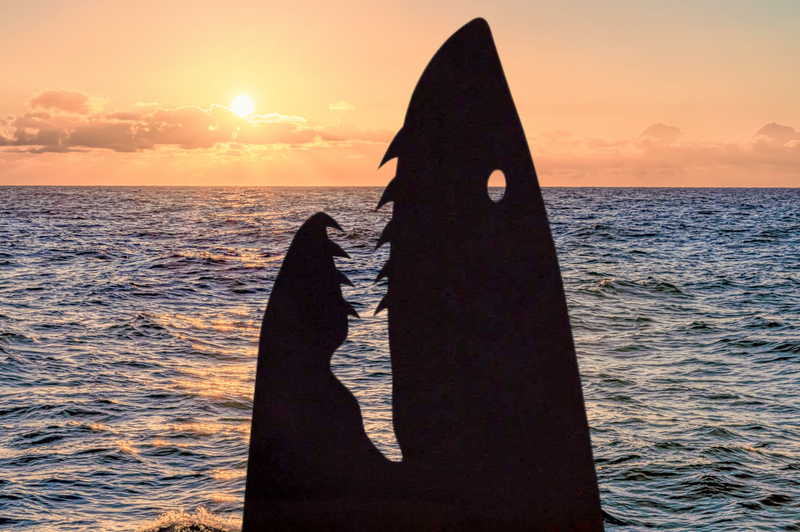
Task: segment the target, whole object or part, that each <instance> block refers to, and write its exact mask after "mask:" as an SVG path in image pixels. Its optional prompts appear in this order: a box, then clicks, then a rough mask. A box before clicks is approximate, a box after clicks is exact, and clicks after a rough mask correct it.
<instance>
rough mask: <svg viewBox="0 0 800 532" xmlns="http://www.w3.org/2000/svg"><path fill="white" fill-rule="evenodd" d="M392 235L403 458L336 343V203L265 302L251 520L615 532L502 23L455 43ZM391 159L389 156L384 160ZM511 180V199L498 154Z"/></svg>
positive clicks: (418, 101)
mask: <svg viewBox="0 0 800 532" xmlns="http://www.w3.org/2000/svg"><path fill="white" fill-rule="evenodd" d="M392 158H397V159H398V163H397V175H396V177H395V178H394V179H393V180H392V181H391V182H390V183H389V185H388V186H387V188H386V190H385V191H384V194H383V196H382V198H381V200H380V202H379V204H378V208H380V207H381V206H383V205H384V204H386V203H388V202H393V212H392V220H391V221H390V222H389V224H388V225H387V226H386V228H385V230H384V232H383V234H382V235H381V237H380V239H379V241H378V246H381V245H382V244H384V243H387V242H390V243H391V252H390V254H389V260H388V262H387V263H386V265H385V266H384V268H383V269H382V270H381V272H380V273H379V275H378V278H379V279H380V278H383V277H388V289H387V294H386V297H385V298H384V299H383V300H382V301H381V303H380V305H379V306H378V309H377V310H376V312H379V311H380V310H382V309H384V308H387V309H388V312H389V341H390V347H391V355H392V371H393V381H394V390H393V403H394V425H395V433H396V435H397V439H398V443H399V444H400V447H401V449H402V451H403V457H404V459H403V462H402V463H401V464H393V463H391V462H389V461H387V460H386V459H385V458H384V457H383V456H382V455H381V454H380V453H379V452H378V451H377V450H376V449H375V447H374V446H373V445H372V443H371V442H370V440H369V439H368V438H367V436H366V434H365V432H364V428H363V422H362V418H361V413H360V410H359V407H358V404H357V403H356V401H355V399H354V398H353V396H352V395H351V394H350V392H349V391H347V389H346V388H344V386H343V385H342V384H341V383H340V382H339V381H338V380H337V379H336V378H335V377H334V376H333V374H332V372H331V369H330V359H331V356H332V355H333V353H334V351H335V350H336V349H337V348H338V347H339V346H340V345H341V344H342V343H343V342H344V340H345V338H346V336H347V328H348V322H347V315H348V314H352V315H355V311H354V310H353V309H352V307H351V306H350V305H349V304H348V303H347V302H346V301H345V300H344V298H343V297H342V292H341V287H340V285H341V284H342V283H349V281H348V280H347V278H346V277H344V275H343V274H342V273H341V272H339V271H338V270H337V269H336V266H335V264H334V261H333V257H334V256H337V255H338V256H346V254H345V253H344V251H342V250H341V248H339V247H338V246H337V245H336V244H334V243H332V242H331V241H330V240H329V239H328V238H327V228H328V227H332V228H336V229H339V226H338V225H337V224H336V222H335V221H334V220H333V219H332V218H330V217H329V216H328V215H326V214H324V213H318V214H315V215H314V216H313V217H311V218H310V219H309V220H308V221H306V222H305V223H304V224H303V225H302V227H300V229H299V230H298V232H297V234H296V235H295V238H294V240H293V241H292V244H291V246H290V248H289V251H288V252H287V254H286V258H285V259H284V263H283V265H282V267H281V270H280V272H279V273H278V277H277V279H276V281H275V285H274V288H273V291H272V295H271V296H270V300H269V303H268V305H267V309H266V312H265V314H264V321H263V324H262V328H261V339H260V344H259V354H258V368H257V371H256V392H255V397H254V405H253V424H252V429H251V439H250V456H249V462H248V472H247V486H246V494H245V512H244V522H243V530H244V531H245V532H256V531H261V530H270V531H272V530H404V531H409V530H425V531H427V530H447V531H460V530H570V531H578V530H580V531H592V532H594V531H601V530H602V529H603V525H602V516H601V511H600V503H599V495H598V488H597V481H596V478H595V472H594V464H593V460H592V452H591V444H590V440H589V430H588V425H587V422H586V413H585V410H584V404H583V397H582V391H581V383H580V376H579V373H578V366H577V361H576V357H575V348H574V345H573V341H572V333H571V330H570V325H569V318H568V316H567V306H566V300H565V297H564V289H563V286H562V282H561V275H560V271H559V267H558V261H557V259H556V252H555V247H554V245H553V239H552V236H551V234H550V227H549V224H548V221H547V215H546V212H545V206H544V202H543V200H542V195H541V191H540V189H539V183H538V179H537V177H536V171H535V170H534V167H533V161H532V159H531V154H530V151H529V149H528V146H527V143H526V141H525V135H524V132H523V130H522V125H521V123H520V120H519V117H518V115H517V112H516V109H515V107H514V103H513V100H512V98H511V93H510V91H509V88H508V84H507V82H506V80H505V76H504V74H503V69H502V66H501V65H500V60H499V57H498V55H497V51H496V49H495V46H494V42H493V40H492V36H491V32H490V31H489V27H488V25H487V24H486V22H485V21H484V20H482V19H476V20H474V21H472V22H470V23H469V24H467V25H466V26H464V27H463V28H461V29H460V30H459V31H458V32H456V33H455V34H454V35H453V36H452V37H451V38H450V39H449V40H448V41H447V42H446V43H445V44H444V45H443V46H442V48H441V49H440V50H439V51H438V52H437V53H436V55H435V56H434V57H433V59H432V60H431V62H430V64H429V65H428V67H427V68H426V69H425V72H424V73H423V75H422V78H421V79H420V81H419V83H418V84H417V87H416V89H415V91H414V94H413V96H412V98H411V102H410V104H409V109H408V113H407V115H406V120H405V123H404V125H403V128H402V129H401V130H400V131H399V132H398V134H397V136H396V137H395V139H394V140H393V142H392V143H391V145H390V146H389V149H388V151H387V153H386V156H385V158H384V161H383V162H384V163H385V162H386V161H387V160H389V159H392ZM382 164H383V163H382ZM497 169H499V170H502V171H503V172H504V174H505V177H506V184H507V185H506V192H505V195H504V196H503V198H502V199H501V200H500V201H498V202H496V203H495V202H493V201H492V200H491V199H490V198H489V196H488V194H487V188H486V187H487V181H488V179H489V176H490V174H491V173H492V172H493V171H494V170H497Z"/></svg>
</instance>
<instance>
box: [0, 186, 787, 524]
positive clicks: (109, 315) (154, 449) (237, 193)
mask: <svg viewBox="0 0 800 532" xmlns="http://www.w3.org/2000/svg"><path fill="white" fill-rule="evenodd" d="M381 192H382V189H381V188H377V187H376V188H225V187H222V188H103V187H97V188H94V187H90V188H77V187H75V188H69V187H67V188H38V187H36V188H33V187H31V188H28V187H3V188H0V530H2V531H6V530H8V531H11V530H15V531H16V530H26V531H34V530H35V531H42V530H54V531H67V530H70V531H72V530H87V531H95V530H108V531H135V530H137V529H138V530H162V531H163V530H172V528H170V527H172V526H174V525H177V524H180V523H183V524H184V525H191V524H194V525H200V524H204V525H205V526H207V527H210V528H208V529H212V528H215V529H218V530H235V529H237V526H238V525H237V523H238V522H240V519H241V512H242V507H243V496H244V481H245V474H246V464H247V450H248V436H249V424H250V413H251V408H252V395H253V386H254V373H255V365H256V354H257V343H258V333H259V326H260V322H261V317H262V314H263V311H264V307H265V306H266V303H267V299H268V297H269V293H270V290H271V287H272V283H273V282H274V280H275V275H276V274H277V272H278V268H279V267H280V265H281V261H282V259H283V256H284V253H285V252H286V249H287V247H288V245H289V242H290V241H291V238H292V236H293V234H294V232H295V231H296V230H297V228H298V227H299V226H300V224H301V223H302V222H303V221H304V220H305V219H306V218H307V217H308V216H310V215H311V214H313V213H315V212H317V211H325V212H327V213H329V214H330V215H331V216H333V217H334V218H335V219H336V220H338V221H339V223H340V224H341V225H342V227H343V228H344V232H343V233H335V232H332V233H331V238H333V239H334V240H335V241H337V242H338V243H339V244H340V245H341V246H342V247H343V248H344V249H345V250H346V251H347V252H348V253H350V255H351V258H350V259H337V264H338V266H339V268H340V269H341V270H342V271H343V272H344V273H345V274H347V275H348V276H349V277H350V279H351V280H352V281H353V283H354V285H355V286H354V287H353V288H349V287H343V288H344V292H345V297H346V298H347V299H349V300H350V301H351V302H352V303H353V305H354V307H355V308H356V309H357V310H358V312H359V313H360V314H361V318H360V319H353V320H351V322H350V334H349V337H348V339H347V342H346V343H345V344H344V345H343V346H342V347H341V348H340V349H339V351H338V352H337V353H336V355H335V357H334V360H333V364H334V366H335V368H334V370H335V373H336V374H337V375H338V376H339V378H340V379H341V380H342V381H343V382H344V383H345V384H346V385H347V386H348V387H349V388H350V389H351V390H352V391H353V392H354V393H355V394H356V396H357V397H358V399H359V402H360V404H361V408H362V412H363V415H364V423H365V426H366V429H367V431H368V433H369V435H370V437H371V438H372V440H373V441H374V442H375V444H376V445H377V446H378V448H379V449H380V450H381V451H382V452H383V453H385V454H386V455H387V456H388V457H389V458H391V459H393V460H399V459H401V455H400V451H399V449H398V447H397V444H396V442H395V440H394V435H393V432H392V424H391V379H392V376H391V368H390V358H389V349H388V344H387V328H386V313H385V312H384V313H381V314H379V315H377V316H373V311H374V309H375V307H376V306H377V303H378V301H379V300H380V298H381V297H382V296H383V294H384V293H385V290H386V286H385V282H379V283H377V284H375V283H373V279H374V278H375V276H376V274H377V272H378V270H379V269H380V267H381V266H382V265H383V263H384V262H385V260H386V258H387V255H388V247H389V246H384V247H383V248H381V249H380V250H378V251H373V248H374V245H375V243H376V241H377V238H378V235H379V234H380V231H381V230H382V229H383V226H384V225H385V223H386V222H387V221H388V219H389V217H390V216H391V212H390V211H391V207H385V208H384V209H383V210H381V211H379V212H377V213H376V212H375V211H374V207H375V205H376V203H377V201H378V198H379V197H380V194H381ZM490 193H491V194H492V195H494V196H495V197H499V196H501V195H502V190H492V191H490ZM543 194H544V198H545V202H546V204H547V209H548V214H549V217H550V223H551V226H552V230H553V235H554V238H555V242H556V248H557V250H558V254H559V261H560V265H561V270H562V275H563V278H564V282H565V288H566V296H567V301H568V304H569V311H570V319H571V322H572V327H573V334H574V336H575V341H576V346H577V352H578V360H579V364H580V370H581V378H582V381H583V389H584V395H585V399H586V407H587V412H588V417H589V424H590V426H591V437H592V445H593V449H594V457H595V462H596V466H597V475H598V480H599V485H600V492H601V498H602V504H603V509H604V512H605V517H606V528H607V529H608V530H701V531H728V530H730V531H738V530H776V531H777V530H800V398H799V397H798V395H800V190H775V189H613V188H606V189H592V188H548V189H544V191H543ZM519 245H520V246H525V245H528V243H527V242H520V243H519Z"/></svg>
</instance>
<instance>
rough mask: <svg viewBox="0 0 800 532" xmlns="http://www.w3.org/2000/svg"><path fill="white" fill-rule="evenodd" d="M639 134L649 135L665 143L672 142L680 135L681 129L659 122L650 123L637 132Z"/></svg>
mask: <svg viewBox="0 0 800 532" xmlns="http://www.w3.org/2000/svg"><path fill="white" fill-rule="evenodd" d="M639 136H640V137H651V138H654V139H656V140H660V141H662V142H665V143H667V144H672V143H673V142H675V141H676V140H678V137H679V136H681V130H680V129H678V128H677V127H673V126H667V125H664V124H662V123H660V122H659V123H658V124H652V125H650V126H647V127H646V128H644V130H643V131H642V132H641V133H639Z"/></svg>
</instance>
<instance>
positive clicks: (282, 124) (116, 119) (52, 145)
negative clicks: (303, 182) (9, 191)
mask: <svg viewBox="0 0 800 532" xmlns="http://www.w3.org/2000/svg"><path fill="white" fill-rule="evenodd" d="M92 98H93V97H91V96H89V95H87V94H85V93H82V92H79V91H42V92H40V93H38V94H36V95H35V96H34V97H33V98H32V99H31V100H30V102H29V104H30V108H31V111H29V112H27V113H26V114H24V115H22V116H19V117H14V116H11V117H9V118H7V119H6V120H4V121H0V146H13V147H17V148H21V149H23V150H24V151H29V152H32V153H41V152H66V151H75V150H86V149H108V150H114V151H117V152H138V151H143V150H153V149H157V148H159V147H164V146H176V147H179V148H181V149H184V150H195V149H209V148H212V147H214V146H215V145H218V144H225V143H229V142H234V141H235V142H237V143H239V144H242V145H254V146H262V147H263V146H272V147H279V148H289V149H308V148H311V147H315V148H318V147H331V146H334V145H336V144H351V143H354V142H368V143H376V142H377V143H388V142H389V141H390V140H391V139H392V136H393V132H391V131H389V130H386V129H368V128H365V127H363V126H360V125H359V124H357V123H355V122H353V121H352V120H350V119H348V118H344V117H342V118H341V119H340V120H339V122H338V123H337V124H330V125H318V126H312V125H309V124H308V123H307V121H306V120H305V119H304V118H302V117H299V116H286V115H281V114H278V113H272V114H264V115H254V116H251V117H250V118H249V119H247V118H243V117H241V116H239V115H237V114H236V113H234V112H233V111H231V110H230V109H228V108H227V107H224V106H221V105H212V106H211V107H209V108H208V109H202V108H200V107H196V106H187V107H179V108H176V109H167V108H158V107H156V108H153V109H149V110H145V109H142V110H137V111H115V112H111V113H102V112H100V110H99V109H98V108H97V107H96V106H95V107H93V105H94V103H93V102H94V101H96V99H95V100H93V99H92ZM139 107H140V108H141V107H143V106H139ZM229 151H230V150H229ZM234 151H236V150H234ZM238 152H239V153H249V152H247V151H246V150H238Z"/></svg>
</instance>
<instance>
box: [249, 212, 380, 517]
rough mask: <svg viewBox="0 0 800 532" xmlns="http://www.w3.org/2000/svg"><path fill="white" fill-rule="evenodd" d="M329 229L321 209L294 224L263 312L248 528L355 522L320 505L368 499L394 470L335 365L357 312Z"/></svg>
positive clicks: (344, 511) (344, 513)
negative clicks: (376, 444) (333, 359)
mask: <svg viewBox="0 0 800 532" xmlns="http://www.w3.org/2000/svg"><path fill="white" fill-rule="evenodd" d="M328 227H332V228H335V229H338V230H341V228H340V227H339V225H338V224H337V223H336V222H335V221H334V220H333V218H331V217H330V216H328V215H327V214H325V213H317V214H315V215H314V216H312V217H311V218H309V219H308V220H307V221H306V222H305V223H304V224H303V225H302V226H301V227H300V229H299V230H298V231H297V233H296V234H295V237H294V239H293V240H292V243H291V246H290V247H289V250H288V252H287V253H286V257H285V258H284V261H283V264H282V266H281V269H280V271H279V273H278V276H277V278H276V279H275V285H274V287H273V290H272V294H271V295H270V298H269V303H268V304H267V308H266V311H265V313H264V320H263V322H262V325H261V338H260V342H259V348H258V366H257V370H256V387H255V397H254V399H253V422H252V423H253V424H252V427H251V433H250V434H251V435H250V453H249V459H248V468H247V483H246V491H245V510H244V519H243V530H246V531H249V532H255V531H260V530H303V529H305V530H313V529H326V530H348V529H351V528H353V526H355V525H354V524H353V523H354V521H353V518H352V517H350V516H349V515H348V512H349V513H353V512H352V511H348V510H347V509H342V510H341V511H339V512H336V511H332V512H327V513H326V512H325V511H323V510H321V508H323V509H324V508H325V505H326V504H329V505H330V504H332V503H331V501H336V500H340V499H343V500H345V501H348V500H349V501H356V502H358V501H369V500H371V499H372V498H373V497H374V495H373V494H374V492H375V490H376V486H380V485H383V484H385V483H386V481H385V479H384V476H385V475H386V473H387V471H388V470H389V468H390V467H391V462H389V461H388V460H387V459H386V458H385V457H384V456H383V455H382V454H381V453H380V451H378V450H377V449H376V448H375V447H374V445H373V444H372V442H371V441H370V440H369V438H368V437H367V435H366V432H365V431H364V425H363V420H362V417H361V410H360V409H359V406H358V403H357V402H356V399H355V398H354V397H353V395H352V394H351V393H350V392H349V391H348V390H347V388H345V387H344V385H343V384H341V383H340V382H339V380H338V379H337V378H336V377H335V376H334V375H333V373H332V371H331V367H330V360H331V356H333V353H334V351H336V349H337V348H338V347H339V346H340V345H341V344H342V343H343V342H344V340H345V338H346V337H347V330H348V314H350V315H357V314H356V312H355V310H354V309H353V308H352V306H351V305H350V304H349V303H348V302H347V301H345V299H344V297H343V296H342V291H341V287H340V285H341V284H348V283H349V282H350V281H349V280H348V279H347V277H346V276H345V275H344V274H342V273H341V272H340V271H339V270H338V269H336V265H335V263H334V256H343V255H344V256H346V254H345V253H344V251H342V249H341V248H340V247H339V246H338V245H336V244H334V243H333V242H331V241H330V240H329V239H328V236H327V228H328ZM334 506H335V505H334ZM351 510H352V509H351ZM362 510H363V509H362ZM334 525H338V526H334Z"/></svg>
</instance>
